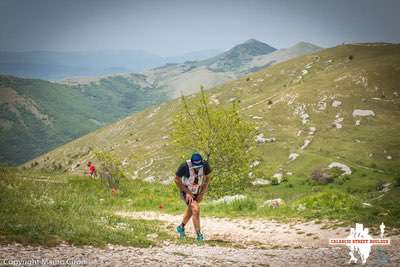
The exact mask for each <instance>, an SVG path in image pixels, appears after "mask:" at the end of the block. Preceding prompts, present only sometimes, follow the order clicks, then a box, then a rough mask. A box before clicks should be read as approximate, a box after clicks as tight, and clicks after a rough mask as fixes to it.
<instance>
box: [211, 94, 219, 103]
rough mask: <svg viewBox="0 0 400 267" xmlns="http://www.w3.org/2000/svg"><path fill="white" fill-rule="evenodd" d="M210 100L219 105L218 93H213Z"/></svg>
mask: <svg viewBox="0 0 400 267" xmlns="http://www.w3.org/2000/svg"><path fill="white" fill-rule="evenodd" d="M210 102H211V103H213V104H215V105H219V100H218V99H217V96H216V95H212V96H211V97H210Z"/></svg>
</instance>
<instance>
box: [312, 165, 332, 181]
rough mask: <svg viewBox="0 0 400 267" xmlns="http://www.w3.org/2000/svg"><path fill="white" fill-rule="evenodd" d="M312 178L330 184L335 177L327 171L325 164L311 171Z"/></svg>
mask: <svg viewBox="0 0 400 267" xmlns="http://www.w3.org/2000/svg"><path fill="white" fill-rule="evenodd" d="M311 179H312V180H314V181H316V182H318V183H320V184H328V183H332V182H333V178H332V177H331V175H330V174H328V173H326V172H325V168H324V167H323V166H320V167H318V168H317V169H315V170H314V171H313V172H312V173H311Z"/></svg>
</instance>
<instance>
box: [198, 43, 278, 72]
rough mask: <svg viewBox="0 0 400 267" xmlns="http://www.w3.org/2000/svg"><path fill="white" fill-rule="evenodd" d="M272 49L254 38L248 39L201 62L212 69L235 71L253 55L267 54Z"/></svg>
mask: <svg viewBox="0 0 400 267" xmlns="http://www.w3.org/2000/svg"><path fill="white" fill-rule="evenodd" d="M274 51H276V48H273V47H271V46H269V45H267V44H265V43H263V42H260V41H257V40H255V39H250V40H248V41H246V42H244V43H242V44H239V45H236V46H234V47H233V48H231V49H230V50H228V51H226V52H224V53H222V54H220V55H218V56H215V57H213V58H210V59H208V60H205V61H204V62H203V64H205V65H207V66H208V68H209V69H210V70H213V71H221V72H226V71H236V70H237V69H239V68H240V67H241V66H242V65H243V64H245V63H247V62H248V61H250V60H251V59H252V58H253V57H255V56H261V55H267V54H269V53H272V52H274Z"/></svg>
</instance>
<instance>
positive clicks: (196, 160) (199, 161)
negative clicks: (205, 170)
mask: <svg viewBox="0 0 400 267" xmlns="http://www.w3.org/2000/svg"><path fill="white" fill-rule="evenodd" d="M190 161H191V162H192V166H193V168H201V167H203V158H202V157H201V155H200V154H199V153H193V154H192V158H191V159H190Z"/></svg>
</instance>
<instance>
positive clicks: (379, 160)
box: [25, 44, 400, 188]
mask: <svg viewBox="0 0 400 267" xmlns="http://www.w3.org/2000/svg"><path fill="white" fill-rule="evenodd" d="M399 73H400V45H392V44H359V45H356V44H354V45H344V46H338V47H335V48H330V49H324V50H322V51H320V52H318V53H314V54H312V55H306V56H303V57H299V58H296V59H292V60H289V61H286V62H283V63H280V64H277V65H275V66H272V67H270V68H267V69H264V70H261V71H258V72H256V73H255V74H252V75H250V76H247V77H244V78H242V79H239V80H236V81H232V82H228V83H225V84H224V85H221V86H219V87H216V88H213V89H211V90H210V91H209V94H210V103H212V104H214V105H228V104H229V103H230V101H232V100H233V99H240V102H241V108H242V110H241V112H242V116H244V117H245V118H247V119H249V120H252V121H254V122H255V123H256V124H257V131H258V133H259V143H258V144H257V155H258V161H259V162H260V163H259V165H258V166H257V167H255V168H254V171H253V173H252V174H250V178H249V179H256V178H263V179H271V177H272V176H273V175H274V174H276V173H277V172H280V173H282V174H283V176H287V177H289V179H291V178H290V176H293V177H300V178H301V179H305V178H306V179H307V177H309V176H310V175H311V173H312V172H313V171H314V170H315V169H316V168H318V167H319V166H321V165H323V164H325V165H327V164H330V163H333V162H338V163H342V164H345V165H347V166H349V167H350V168H351V169H352V171H353V174H352V179H351V180H350V182H349V185H352V186H353V187H354V188H356V187H357V184H358V183H360V182H361V183H363V184H364V185H365V184H367V186H368V187H371V188H374V187H375V183H376V182H377V181H378V180H380V179H382V180H391V179H393V177H394V175H396V174H398V173H399V171H400V169H399V166H400V164H399V163H400V160H399V159H400V137H399V135H398V132H399V129H400V120H399V118H400V105H399V103H400V92H399V88H398V84H399V82H400V78H399V77H400V76H399ZM196 97H197V96H196V95H193V96H192V97H190V99H193V100H194V99H196ZM179 105H180V100H173V101H170V102H167V103H164V104H162V105H161V106H159V107H155V108H148V109H146V110H145V111H143V112H140V113H137V114H135V115H133V116H130V117H127V118H125V119H123V120H121V121H118V122H117V123H114V124H112V125H109V126H107V127H104V128H101V129H99V130H97V131H95V132H93V133H90V134H88V135H86V136H84V137H82V138H79V139H76V140H74V141H72V142H70V143H68V144H66V145H64V146H61V147H59V148H57V149H55V150H53V151H51V152H50V153H48V154H46V155H43V156H41V157H39V158H36V159H35V160H33V161H31V162H28V163H27V164H26V165H25V166H27V167H28V166H35V168H39V169H40V168H45V169H46V168H48V169H52V168H54V166H59V167H60V168H61V169H64V170H66V171H72V172H83V171H85V170H84V167H82V163H85V162H86V161H87V160H95V157H94V151H96V150H104V151H112V152H113V153H115V155H117V156H118V157H119V158H120V159H121V160H124V162H125V165H126V172H127V174H128V176H129V177H133V178H145V179H146V178H147V179H150V180H152V179H155V180H165V179H167V178H168V177H170V176H171V175H173V173H174V170H175V167H176V165H177V163H178V161H179V160H178V157H179V155H176V154H175V153H174V151H172V150H171V146H170V142H171V140H170V137H169V134H170V131H171V127H172V121H173V118H174V114H175V112H176V111H177V110H178V108H179ZM255 142H256V141H255ZM293 158H295V159H293Z"/></svg>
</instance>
